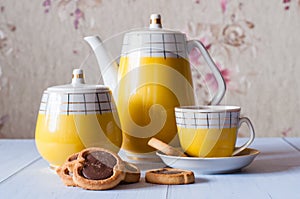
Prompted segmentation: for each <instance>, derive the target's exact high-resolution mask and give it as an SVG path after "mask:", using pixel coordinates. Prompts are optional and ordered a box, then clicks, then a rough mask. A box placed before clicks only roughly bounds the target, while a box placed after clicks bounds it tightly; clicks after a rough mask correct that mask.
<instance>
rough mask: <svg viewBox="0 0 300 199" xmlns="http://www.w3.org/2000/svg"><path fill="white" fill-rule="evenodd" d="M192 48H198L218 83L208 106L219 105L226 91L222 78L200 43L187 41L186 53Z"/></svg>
mask: <svg viewBox="0 0 300 199" xmlns="http://www.w3.org/2000/svg"><path fill="white" fill-rule="evenodd" d="M193 48H198V49H199V50H200V52H201V54H202V55H203V57H204V59H205V61H206V62H207V64H208V66H209V68H210V70H211V71H212V73H213V75H214V77H215V78H216V81H217V83H218V90H217V92H216V94H215V96H214V97H213V98H212V100H211V102H210V103H209V104H210V105H215V104H219V103H220V102H221V100H222V98H223V97H224V95H225V91H226V84H225V81H224V78H223V76H222V75H221V73H220V71H219V69H218V67H217V66H216V64H215V62H214V61H213V60H212V58H211V57H210V55H209V53H208V52H207V50H206V48H205V47H204V45H203V44H202V43H201V42H200V41H198V40H190V41H187V51H188V53H190V52H191V50H192V49H193Z"/></svg>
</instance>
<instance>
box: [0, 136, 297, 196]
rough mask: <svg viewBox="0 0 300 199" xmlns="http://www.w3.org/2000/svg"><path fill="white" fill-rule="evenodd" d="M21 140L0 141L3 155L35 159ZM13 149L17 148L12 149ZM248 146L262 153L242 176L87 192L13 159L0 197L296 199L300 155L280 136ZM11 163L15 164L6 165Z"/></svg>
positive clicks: (40, 165) (42, 166)
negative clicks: (12, 166)
mask: <svg viewBox="0 0 300 199" xmlns="http://www.w3.org/2000/svg"><path fill="white" fill-rule="evenodd" d="M297 139H298V140H297ZM297 139H295V140H294V141H293V143H295V144H297V143H299V140H300V139H299V138H297ZM19 142H22V141H12V142H11V141H8V142H7V144H3V143H2V142H0V143H1V145H0V149H2V150H1V151H6V155H8V156H11V154H16V151H17V152H20V151H23V153H24V154H27V153H29V154H30V153H32V154H35V155H37V152H36V150H35V146H34V142H33V141H32V142H29V141H27V142H23V145H27V146H26V147H25V146H23V148H22V147H21V148H22V149H19V147H20V146H22V144H21V145H20V144H19ZM4 145H5V146H4ZM12 146H14V147H16V148H18V149H13V148H14V147H12ZM298 146H299V145H298ZM251 148H255V149H258V150H260V151H261V154H260V155H259V156H258V157H257V158H256V159H255V161H254V162H253V163H252V164H251V165H249V166H248V167H247V168H245V169H244V170H242V172H238V173H234V174H218V175H200V176H198V177H197V179H196V183H195V184H190V185H172V186H166V185H154V184H149V183H146V182H145V180H144V178H143V179H142V180H141V182H140V183H136V184H130V185H119V186H118V187H116V188H115V189H113V190H107V191H87V190H83V189H80V188H76V187H65V186H64V185H63V183H62V182H61V180H60V179H59V177H58V176H57V175H56V174H55V173H54V172H53V171H52V170H50V169H49V168H48V164H47V162H46V161H44V160H42V159H38V160H35V158H34V157H33V158H32V157H28V161H24V160H22V159H17V160H12V161H15V163H17V164H19V165H21V166H19V167H20V168H22V169H21V170H20V169H19V170H18V169H15V170H16V171H18V172H16V173H15V174H14V175H10V177H9V178H8V179H6V180H4V181H2V183H0V197H1V198H11V197H13V198H43V199H44V198H45V199H47V198H133V197H134V198H143V199H146V198H300V189H299V187H300V180H299V179H300V152H299V151H298V150H297V149H296V148H295V147H294V146H291V145H290V144H289V142H287V141H286V140H285V139H282V138H257V139H256V140H255V141H254V143H253V144H252V145H251ZM29 150H32V151H35V152H30V151H29ZM24 151H27V153H26V152H24ZM17 154H18V153H17ZM25 159H26V158H25ZM29 159H31V161H30V160H29ZM21 160H22V161H21ZM18 162H23V163H18ZM25 162H26V163H25ZM10 165H14V164H13V163H10ZM156 166H158V165H156ZM8 167H9V165H6V166H5V167H4V166H3V165H1V164H0V170H1V171H3V168H8ZM143 168H150V165H149V164H148V165H145V166H144V167H143Z"/></svg>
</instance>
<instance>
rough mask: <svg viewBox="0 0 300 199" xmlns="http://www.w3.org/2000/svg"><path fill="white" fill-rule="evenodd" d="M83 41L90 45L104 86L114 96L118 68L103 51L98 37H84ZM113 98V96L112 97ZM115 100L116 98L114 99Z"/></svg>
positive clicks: (103, 48)
mask: <svg viewBox="0 0 300 199" xmlns="http://www.w3.org/2000/svg"><path fill="white" fill-rule="evenodd" d="M84 40H85V41H86V42H87V43H88V44H89V45H90V47H91V48H92V50H93V51H94V53H95V55H96V58H97V62H98V65H99V68H100V72H101V75H102V79H103V82H104V85H106V86H108V87H109V88H110V89H111V90H112V91H113V95H114V93H115V92H114V91H115V89H116V87H117V84H118V66H117V63H116V62H115V61H114V60H113V59H112V57H111V56H110V54H109V53H108V52H107V50H106V49H105V47H104V45H103V42H102V41H101V39H100V38H99V37H98V36H88V37H84ZM114 98H115V96H114ZM115 99H116V98H115Z"/></svg>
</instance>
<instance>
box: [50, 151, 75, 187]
mask: <svg viewBox="0 0 300 199" xmlns="http://www.w3.org/2000/svg"><path fill="white" fill-rule="evenodd" d="M78 154H79V153H74V154H72V155H70V156H69V157H68V158H67V160H66V162H65V163H64V164H63V165H62V166H60V167H58V168H57V169H56V173H57V174H58V175H59V177H60V178H61V179H62V181H63V183H64V184H65V185H66V186H76V184H75V183H74V181H73V168H74V165H75V163H76V160H77V157H78Z"/></svg>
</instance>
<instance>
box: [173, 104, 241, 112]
mask: <svg viewBox="0 0 300 199" xmlns="http://www.w3.org/2000/svg"><path fill="white" fill-rule="evenodd" d="M240 110H241V107H239V106H229V105H228V106H227V105H206V106H180V107H175V111H176V112H183V111H184V112H198V113H216V112H228V111H229V112H239V111H240Z"/></svg>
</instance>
